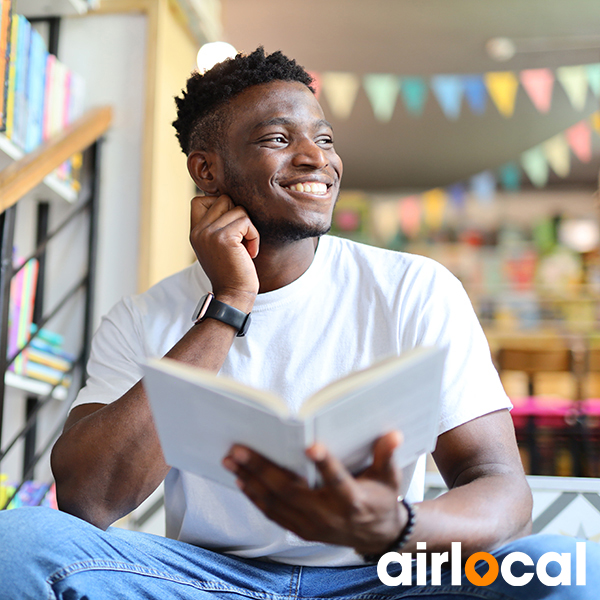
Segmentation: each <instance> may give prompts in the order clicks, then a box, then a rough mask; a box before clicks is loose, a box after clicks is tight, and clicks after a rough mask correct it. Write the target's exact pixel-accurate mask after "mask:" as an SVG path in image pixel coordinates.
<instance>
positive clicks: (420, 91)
mask: <svg viewBox="0 0 600 600" xmlns="http://www.w3.org/2000/svg"><path fill="white" fill-rule="evenodd" d="M400 91H401V92H402V98H403V99H404V104H405V105H406V109H407V110H408V112H409V113H410V114H411V115H413V116H417V117H420V116H421V115H422V114H423V109H424V108H425V102H426V101H427V84H426V83H425V80H424V79H422V78H421V77H403V78H402V84H401V87H400Z"/></svg>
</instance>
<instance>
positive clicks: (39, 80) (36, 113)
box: [25, 30, 47, 152]
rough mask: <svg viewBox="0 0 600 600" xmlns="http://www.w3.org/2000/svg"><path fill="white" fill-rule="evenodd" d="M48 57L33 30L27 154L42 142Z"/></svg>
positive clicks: (39, 36)
mask: <svg viewBox="0 0 600 600" xmlns="http://www.w3.org/2000/svg"><path fill="white" fill-rule="evenodd" d="M46 55H47V51H46V47H45V45H44V40H43V39H42V36H41V35H40V34H39V33H38V32H37V31H35V30H33V31H32V32H31V51H30V54H29V81H28V96H29V111H28V114H27V135H26V140H25V151H26V152H31V151H32V150H34V149H35V148H37V147H38V146H39V145H40V144H41V142H42V120H43V114H44V84H45V75H46V72H45V71H46Z"/></svg>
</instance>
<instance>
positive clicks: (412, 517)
mask: <svg viewBox="0 0 600 600" xmlns="http://www.w3.org/2000/svg"><path fill="white" fill-rule="evenodd" d="M398 503H399V504H403V505H404V508H406V512H407V513H408V519H407V521H406V525H405V526H404V527H403V528H402V531H401V532H400V535H399V536H398V537H397V538H396V539H395V540H394V541H393V542H392V543H391V545H390V546H389V548H388V549H387V550H386V551H385V552H381V553H380V554H363V555H362V558H363V560H364V561H365V562H367V563H377V562H379V559H380V558H381V557H382V556H383V555H384V554H387V553H388V552H398V550H401V549H402V547H403V546H404V545H405V544H406V542H408V540H409V539H410V536H411V534H412V532H413V529H414V528H415V523H416V521H417V513H416V511H415V508H414V506H413V505H412V504H411V503H410V502H407V501H406V500H405V499H404V498H403V497H402V496H398Z"/></svg>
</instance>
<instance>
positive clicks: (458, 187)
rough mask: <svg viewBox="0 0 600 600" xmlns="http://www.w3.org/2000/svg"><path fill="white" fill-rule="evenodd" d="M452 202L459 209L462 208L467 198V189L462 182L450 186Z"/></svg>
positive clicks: (449, 191) (449, 192)
mask: <svg viewBox="0 0 600 600" xmlns="http://www.w3.org/2000/svg"><path fill="white" fill-rule="evenodd" d="M448 196H449V197H450V202H451V203H452V205H453V206H454V207H455V208H457V209H458V210H462V209H463V208H464V205H465V200H466V199H467V190H466V189H465V186H464V185H463V184H462V183H454V184H452V185H451V186H450V187H449V188H448Z"/></svg>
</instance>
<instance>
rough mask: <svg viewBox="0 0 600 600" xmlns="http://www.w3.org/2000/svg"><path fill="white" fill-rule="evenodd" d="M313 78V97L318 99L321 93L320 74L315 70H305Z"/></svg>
mask: <svg viewBox="0 0 600 600" xmlns="http://www.w3.org/2000/svg"><path fill="white" fill-rule="evenodd" d="M307 73H308V74H309V75H310V76H311V77H312V78H313V83H312V87H313V88H315V98H316V99H317V100H318V99H319V96H320V95H321V74H320V73H317V72H316V71H307Z"/></svg>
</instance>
